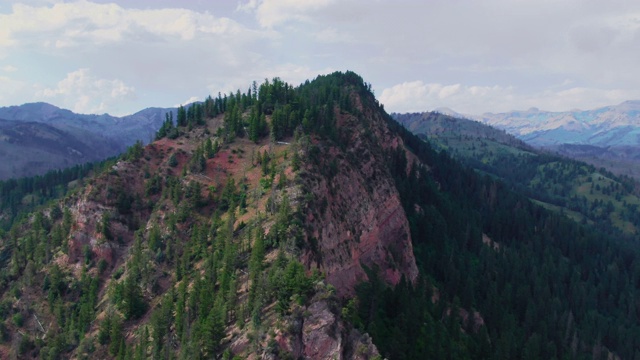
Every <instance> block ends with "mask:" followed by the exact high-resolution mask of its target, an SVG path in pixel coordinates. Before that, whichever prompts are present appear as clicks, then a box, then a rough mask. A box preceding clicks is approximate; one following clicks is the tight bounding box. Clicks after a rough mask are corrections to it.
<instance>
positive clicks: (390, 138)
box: [301, 114, 418, 296]
mask: <svg viewBox="0 0 640 360" xmlns="http://www.w3.org/2000/svg"><path fill="white" fill-rule="evenodd" d="M336 116H337V117H338V131H339V133H340V135H339V138H340V141H341V142H345V143H348V144H349V146H344V147H341V146H339V144H335V145H334V146H327V145H326V144H327V142H326V141H324V142H319V143H318V144H317V145H312V146H318V147H321V146H322V148H320V151H319V153H320V154H323V155H322V158H316V159H314V158H313V152H314V150H313V149H311V150H310V151H309V153H310V155H309V156H310V157H311V161H310V162H309V163H310V164H311V165H309V168H308V169H307V170H308V174H314V175H308V174H307V175H305V174H303V175H302V176H301V177H302V179H303V182H304V183H305V186H306V188H307V190H308V191H309V192H310V193H312V194H313V196H314V198H313V200H312V201H313V204H312V205H311V206H309V207H308V208H307V212H306V220H307V224H309V225H310V227H311V231H310V232H309V241H310V244H311V246H310V248H311V249H312V250H311V251H308V252H307V253H306V254H305V255H306V256H305V261H306V263H307V264H308V266H310V267H318V268H320V269H321V270H322V271H324V272H325V274H326V276H327V281H328V282H329V283H330V284H332V285H334V286H335V287H336V289H337V291H338V295H340V296H349V295H352V294H353V292H354V287H355V285H356V284H358V283H359V282H361V281H363V280H366V279H367V275H366V273H365V270H364V267H368V268H371V269H373V270H374V271H379V273H380V274H379V275H380V277H381V278H382V279H384V280H385V281H386V282H387V283H389V284H392V285H395V284H397V283H398V282H399V281H400V279H401V277H402V276H405V277H406V278H407V279H408V280H409V281H413V280H415V278H416V277H417V275H418V269H417V267H416V264H415V258H414V255H413V248H412V244H411V233H410V229H409V222H408V220H407V217H406V214H405V212H404V209H403V208H402V204H401V202H400V196H399V194H398V191H397V189H396V187H395V184H394V180H393V178H392V176H391V174H390V173H389V171H388V169H387V168H386V167H385V156H384V154H385V151H386V150H388V149H391V148H396V147H403V144H402V140H401V139H399V138H398V137H397V136H394V135H392V134H391V132H390V131H389V129H388V128H387V126H386V122H385V121H384V119H382V118H380V116H379V115H377V114H368V115H367V114H364V115H362V116H361V117H360V118H356V117H355V116H352V115H340V114H336ZM343 149H344V150H343ZM336 170H338V171H336ZM318 174H320V176H318Z"/></svg>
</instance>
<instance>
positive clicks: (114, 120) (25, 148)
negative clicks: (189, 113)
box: [0, 102, 175, 179]
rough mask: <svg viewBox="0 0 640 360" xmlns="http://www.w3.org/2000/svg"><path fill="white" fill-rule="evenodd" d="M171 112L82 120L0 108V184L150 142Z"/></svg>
mask: <svg viewBox="0 0 640 360" xmlns="http://www.w3.org/2000/svg"><path fill="white" fill-rule="evenodd" d="M169 111H175V109H163V108H148V109H144V110H142V111H139V112H137V113H135V114H132V115H128V116H123V117H116V116H111V115H108V114H103V115H84V114H76V113H74V112H72V111H69V110H66V109H61V108H58V107H56V106H53V105H51V104H47V103H42V102H40V103H30V104H24V105H19V106H9V107H2V108H0V119H1V120H0V179H7V178H15V177H22V176H31V175H38V174H43V173H44V172H46V171H48V170H52V169H59V168H64V167H68V166H72V165H75V164H80V163H85V162H88V161H97V160H101V159H105V158H107V157H110V156H114V155H117V154H119V153H121V152H123V151H124V150H125V149H126V148H127V147H128V146H130V145H132V144H134V143H135V142H136V141H137V140H141V141H142V142H144V143H148V142H149V141H150V140H152V139H153V137H154V134H155V133H156V131H157V130H158V129H159V128H160V126H161V125H162V122H163V121H164V119H165V114H166V113H167V112H169Z"/></svg>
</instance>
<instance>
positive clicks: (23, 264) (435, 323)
mask: <svg viewBox="0 0 640 360" xmlns="http://www.w3.org/2000/svg"><path fill="white" fill-rule="evenodd" d="M83 183H84V185H83V186H82V187H80V188H79V189H78V190H76V191H75V192H73V193H71V194H69V195H68V196H67V197H65V198H63V199H60V200H58V201H56V202H54V203H51V204H49V205H45V206H43V207H41V208H39V209H38V210H36V211H35V212H33V213H32V214H31V215H29V216H25V217H24V218H23V219H21V220H17V221H16V222H15V223H14V224H13V226H12V228H11V229H10V230H9V231H7V232H6V233H0V236H1V240H0V261H2V265H3V266H2V271H1V272H0V294H1V298H0V312H1V313H2V315H3V318H4V319H6V320H4V321H3V322H1V323H0V334H1V335H2V336H1V340H2V344H0V352H1V353H2V357H9V356H11V355H15V356H19V357H23V358H45V359H47V358H48V359H57V358H70V357H72V358H117V359H144V358H182V359H194V358H203V359H204V358H223V359H231V358H234V357H236V358H253V359H257V358H269V359H291V358H294V359H295V358H300V357H302V358H310V359H326V358H342V359H374V358H381V357H386V358H389V359H416V358H455V359H471V358H495V359H507V358H523V359H539V358H549V359H552V358H557V359H559V358H584V359H587V358H589V359H590V358H605V357H607V356H620V357H622V358H633V357H634V356H635V355H638V346H639V345H638V339H640V337H639V336H638V335H640V329H639V328H638V316H639V313H638V308H639V307H638V303H637V300H636V296H635V294H636V293H637V291H638V287H639V286H640V262H639V261H638V260H639V259H638V246H637V244H635V243H633V242H627V241H624V240H621V239H617V238H613V237H610V236H608V235H606V234H603V233H601V232H599V231H598V230H597V229H594V228H592V227H588V226H582V225H579V224H576V223H575V222H572V221H569V220H567V219H566V218H565V217H564V216H559V215H557V214H554V213H553V212H549V211H547V210H545V209H544V208H542V207H540V206H537V205H535V204H533V203H531V202H530V201H529V200H528V199H527V197H525V196H523V195H521V194H518V193H516V192H514V191H512V190H511V189H510V188H509V187H508V186H505V185H504V183H502V182H501V181H497V180H496V179H494V178H491V177H486V176H480V175H478V174H477V173H476V172H474V171H473V170H471V169H469V168H467V167H465V166H462V165H461V164H460V163H459V162H457V161H456V160H453V159H452V158H451V157H450V156H449V155H448V154H447V153H446V152H439V151H436V150H434V149H433V148H431V147H430V145H429V144H428V143H427V142H424V141H423V140H421V139H420V138H418V137H416V136H415V135H412V134H411V133H410V132H409V131H407V130H406V129H404V128H403V127H402V126H401V125H400V124H398V123H397V122H395V121H394V120H393V119H392V118H391V117H390V116H389V115H388V114H386V113H385V112H384V110H383V108H382V106H381V105H380V104H379V103H378V102H377V100H376V99H375V97H374V96H373V94H372V92H371V89H370V86H369V85H368V84H366V83H364V82H363V80H362V79H361V78H360V77H359V76H358V75H356V74H354V73H352V72H347V73H334V74H330V75H326V76H319V77H318V78H316V79H314V80H313V81H308V82H305V83H304V84H302V85H300V86H298V87H293V86H291V85H288V84H286V83H283V82H282V81H281V80H279V79H273V80H271V81H267V82H265V83H264V84H262V85H260V86H258V85H257V84H254V85H253V86H252V87H250V88H249V90H248V91H247V92H246V93H241V92H240V91H238V92H237V93H236V94H230V95H229V96H224V97H218V98H214V99H211V98H210V99H208V100H207V101H205V102H204V103H202V104H198V105H197V108H196V109H195V110H193V111H191V112H187V111H186V110H184V109H179V110H178V111H177V116H176V123H175V124H174V122H173V121H172V119H171V116H168V117H167V119H166V121H165V122H164V123H163V125H162V127H161V128H160V130H159V132H158V134H157V137H156V141H154V142H153V143H152V144H149V145H147V146H143V145H142V144H141V143H138V144H136V145H135V146H133V147H131V148H130V149H129V150H128V151H127V153H126V154H124V155H123V156H122V157H121V158H120V159H119V161H117V162H114V163H111V164H110V166H109V167H108V168H106V169H104V170H102V171H101V172H100V173H99V174H97V175H95V176H92V177H89V178H85V179H84V180H83ZM367 334H368V335H367Z"/></svg>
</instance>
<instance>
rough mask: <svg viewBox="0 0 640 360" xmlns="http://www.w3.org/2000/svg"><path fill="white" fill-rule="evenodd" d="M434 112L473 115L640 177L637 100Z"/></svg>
mask: <svg viewBox="0 0 640 360" xmlns="http://www.w3.org/2000/svg"><path fill="white" fill-rule="evenodd" d="M437 112H439V113H442V114H446V115H450V116H454V117H463V118H467V119H472V120H476V121H479V122H482V123H484V124H487V125H491V126H494V127H496V128H498V129H501V130H505V131H506V132H508V133H510V134H513V135H515V136H516V137H517V138H518V139H520V140H523V141H525V142H526V143H528V144H530V145H533V146H536V147H540V148H546V149H548V150H551V151H554V152H557V153H559V154H562V155H565V156H569V157H572V158H575V159H579V160H583V161H586V162H589V163H591V164H593V165H596V166H598V167H606V168H608V169H609V170H611V171H613V172H614V173H617V174H624V175H630V176H633V177H636V178H640V166H639V165H640V101H626V102H623V103H621V104H619V105H613V106H606V107H602V108H598V109H594V110H572V111H565V112H551V111H543V110H539V109H537V108H531V109H529V110H527V111H511V112H506V113H496V114H494V113H485V114H483V115H480V116H475V115H464V114H460V113H456V112H455V111H453V110H450V109H447V108H442V109H438V110H437Z"/></svg>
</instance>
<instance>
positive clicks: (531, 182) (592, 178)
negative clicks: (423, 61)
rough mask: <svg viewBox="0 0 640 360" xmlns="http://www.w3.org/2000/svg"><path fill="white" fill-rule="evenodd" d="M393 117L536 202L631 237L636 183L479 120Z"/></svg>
mask: <svg viewBox="0 0 640 360" xmlns="http://www.w3.org/2000/svg"><path fill="white" fill-rule="evenodd" d="M393 117H394V119H396V120H397V121H398V122H400V123H401V124H402V125H403V126H405V127H406V128H408V129H409V130H411V131H412V132H413V133H415V134H416V135H418V136H423V137H425V138H426V139H428V141H429V142H430V143H431V144H433V146H435V147H436V148H438V149H443V150H446V151H448V152H449V153H450V154H452V155H453V156H454V157H456V158H457V159H459V160H460V161H462V162H464V163H465V164H467V165H468V166H470V167H472V168H474V169H476V170H478V171H480V172H483V173H487V174H490V175H492V176H495V177H497V178H500V179H501V180H503V181H505V182H506V183H507V184H509V185H511V186H513V187H515V188H517V189H518V192H520V193H522V194H525V195H526V196H528V197H529V198H531V199H533V200H535V201H537V202H538V203H539V204H541V205H543V206H545V207H547V208H549V209H552V210H554V211H560V212H563V213H564V214H566V215H568V216H569V217H571V218H572V219H574V220H576V221H578V222H582V223H589V224H596V225H597V226H598V228H600V229H601V231H606V232H609V233H611V234H612V235H617V236H627V237H630V238H636V237H637V236H638V226H639V225H640V212H639V211H638V207H639V206H640V197H639V196H640V192H639V188H638V184H637V183H636V181H634V180H633V179H631V178H629V177H627V176H617V175H614V174H612V173H611V172H609V171H607V170H605V169H603V168H599V169H598V168H596V167H594V166H593V165H589V164H586V163H583V162H580V161H576V160H572V159H569V158H565V157H563V156H559V155H557V154H553V153H550V152H548V151H544V150H540V149H536V148H534V147H532V146H529V145H527V144H525V143H524V142H523V141H521V140H518V139H516V138H515V137H514V136H512V135H509V134H506V133H505V132H504V131H503V130H498V129H495V128H492V127H490V126H488V125H484V124H482V123H479V122H476V121H473V120H468V119H463V118H456V117H452V116H448V115H443V114H439V113H420V114H393Z"/></svg>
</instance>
